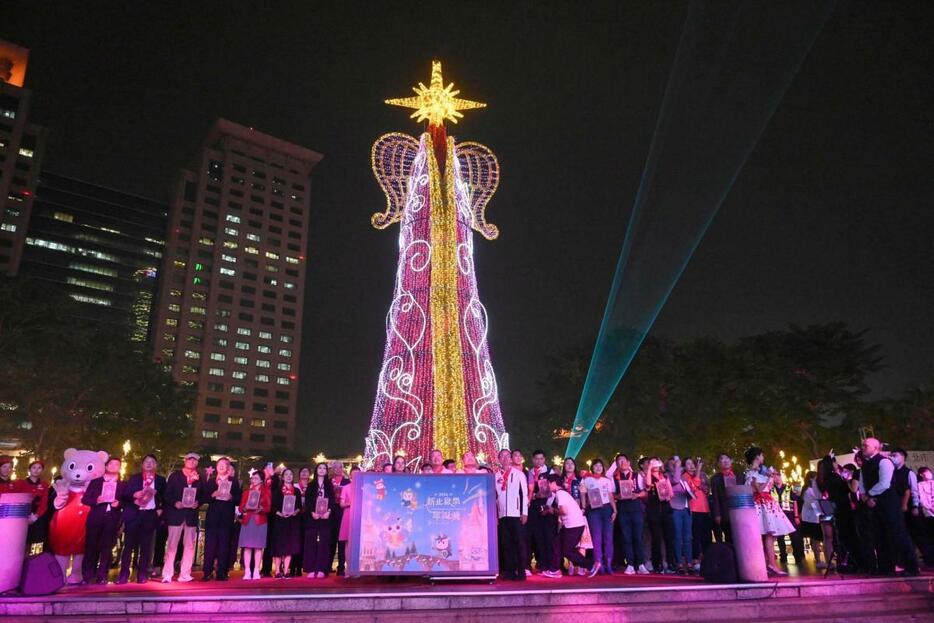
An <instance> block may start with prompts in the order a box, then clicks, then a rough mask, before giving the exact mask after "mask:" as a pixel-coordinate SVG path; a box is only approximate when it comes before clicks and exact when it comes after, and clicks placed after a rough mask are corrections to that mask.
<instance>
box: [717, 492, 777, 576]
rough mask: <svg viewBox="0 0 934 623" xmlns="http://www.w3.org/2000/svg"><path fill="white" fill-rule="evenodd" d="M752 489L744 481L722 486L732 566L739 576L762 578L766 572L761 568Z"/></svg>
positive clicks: (761, 561) (757, 521) (759, 530)
mask: <svg viewBox="0 0 934 623" xmlns="http://www.w3.org/2000/svg"><path fill="white" fill-rule="evenodd" d="M752 493H753V492H752V487H750V486H747V485H736V486H733V487H727V488H726V500H727V506H729V509H730V530H731V531H732V535H733V551H734V552H735V553H736V569H737V572H738V574H739V578H740V579H741V580H743V581H745V582H766V581H768V579H769V574H768V571H767V570H766V568H765V554H764V553H763V552H764V551H765V550H764V549H763V548H762V528H761V526H762V523H761V521H760V520H759V513H758V511H756V503H755V501H754V499H753V496H752Z"/></svg>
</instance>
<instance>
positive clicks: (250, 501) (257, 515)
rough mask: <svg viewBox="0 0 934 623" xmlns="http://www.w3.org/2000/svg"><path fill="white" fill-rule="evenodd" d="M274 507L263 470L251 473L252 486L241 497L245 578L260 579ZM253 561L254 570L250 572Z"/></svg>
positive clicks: (241, 531)
mask: <svg viewBox="0 0 934 623" xmlns="http://www.w3.org/2000/svg"><path fill="white" fill-rule="evenodd" d="M271 509H272V493H271V492H270V490H269V486H268V485H267V484H266V483H264V482H263V472H261V471H258V470H257V471H255V472H253V473H252V474H250V486H249V488H247V489H245V490H244V491H243V495H242V496H241V498H240V513H241V514H242V515H243V516H242V517H241V518H240V524H241V527H240V541H239V546H240V548H241V549H242V550H243V569H244V572H243V579H244V580H258V579H260V568H261V567H262V566H263V550H264V549H265V548H266V530H267V528H268V526H267V521H268V518H267V516H268V515H269V511H270V510H271ZM251 561H252V567H253V572H252V574H251V573H250V566H251V565H250V563H251Z"/></svg>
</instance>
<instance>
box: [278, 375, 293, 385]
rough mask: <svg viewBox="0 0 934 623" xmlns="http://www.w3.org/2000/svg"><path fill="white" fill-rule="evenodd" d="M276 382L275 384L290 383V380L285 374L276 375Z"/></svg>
mask: <svg viewBox="0 0 934 623" xmlns="http://www.w3.org/2000/svg"><path fill="white" fill-rule="evenodd" d="M276 384H277V385H291V384H292V381H290V380H289V377H287V376H278V377H276Z"/></svg>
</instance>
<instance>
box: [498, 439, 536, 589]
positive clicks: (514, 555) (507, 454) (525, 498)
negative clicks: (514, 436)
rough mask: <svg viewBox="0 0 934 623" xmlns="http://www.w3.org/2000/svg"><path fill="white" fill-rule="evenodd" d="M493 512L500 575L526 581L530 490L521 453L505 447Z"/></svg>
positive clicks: (501, 457) (500, 460)
mask: <svg viewBox="0 0 934 623" xmlns="http://www.w3.org/2000/svg"><path fill="white" fill-rule="evenodd" d="M498 459H499V466H500V469H499V471H498V472H497V473H496V511H497V516H498V517H499V524H498V525H499V528H498V531H499V545H500V554H501V555H500V565H499V567H500V577H501V578H502V579H504V580H525V564H524V562H523V561H524V559H525V557H524V556H523V544H524V543H525V524H526V522H527V521H528V519H529V491H528V483H527V482H526V477H525V472H523V471H522V461H523V458H522V453H521V452H520V451H518V450H513V451H510V450H509V449H507V448H504V449H502V450H500V451H499V455H498Z"/></svg>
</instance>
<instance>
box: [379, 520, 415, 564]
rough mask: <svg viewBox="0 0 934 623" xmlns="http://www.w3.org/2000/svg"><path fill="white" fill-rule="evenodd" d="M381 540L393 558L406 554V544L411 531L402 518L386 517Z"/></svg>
mask: <svg viewBox="0 0 934 623" xmlns="http://www.w3.org/2000/svg"><path fill="white" fill-rule="evenodd" d="M379 538H380V539H381V540H382V542H383V545H385V546H386V550H387V551H388V552H389V553H390V555H391V556H392V557H393V558H394V557H396V556H401V555H403V554H405V544H406V542H407V541H408V538H409V531H408V530H407V529H406V527H405V525H404V524H403V522H402V517H391V516H390V517H386V520H385V524H384V525H383V531H382V532H380V534H379Z"/></svg>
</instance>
